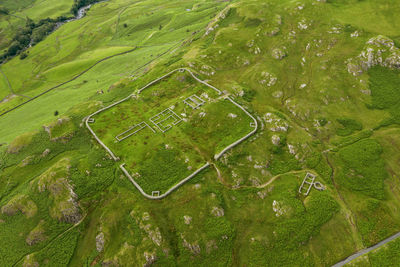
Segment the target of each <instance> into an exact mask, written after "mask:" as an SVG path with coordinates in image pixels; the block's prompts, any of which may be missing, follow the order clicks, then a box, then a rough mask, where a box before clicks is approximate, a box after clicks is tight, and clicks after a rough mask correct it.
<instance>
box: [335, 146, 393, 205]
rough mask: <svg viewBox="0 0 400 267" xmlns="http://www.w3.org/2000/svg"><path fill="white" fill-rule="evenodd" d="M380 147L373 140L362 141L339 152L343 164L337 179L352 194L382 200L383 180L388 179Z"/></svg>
mask: <svg viewBox="0 0 400 267" xmlns="http://www.w3.org/2000/svg"><path fill="white" fill-rule="evenodd" d="M381 154H382V147H381V145H380V144H379V143H378V142H377V141H376V140H374V139H364V140H361V141H358V142H356V143H354V144H351V145H349V146H347V147H344V148H342V149H340V150H339V152H338V155H339V157H340V159H341V160H342V162H343V165H341V170H340V174H338V178H339V181H340V183H341V184H342V185H343V186H345V187H346V188H347V189H349V190H351V191H353V192H360V193H362V194H364V195H366V196H370V197H373V198H377V199H383V198H384V184H383V182H384V180H385V179H386V178H387V177H388V174H387V171H386V170H385V162H384V161H383V159H382V157H381Z"/></svg>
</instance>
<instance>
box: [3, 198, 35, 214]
mask: <svg viewBox="0 0 400 267" xmlns="http://www.w3.org/2000/svg"><path fill="white" fill-rule="evenodd" d="M18 211H20V212H21V213H22V214H24V215H25V216H26V217H27V218H31V217H33V216H34V215H35V214H36V212H37V206H36V204H35V202H33V201H32V200H31V199H30V198H29V196H27V195H16V196H15V197H13V198H12V199H11V200H10V201H8V203H7V204H6V205H4V206H3V207H2V208H1V213H3V214H6V215H9V216H13V215H15V214H17V212H18Z"/></svg>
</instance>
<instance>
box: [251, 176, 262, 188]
mask: <svg viewBox="0 0 400 267" xmlns="http://www.w3.org/2000/svg"><path fill="white" fill-rule="evenodd" d="M249 180H250V182H251V185H252V186H260V185H261V183H260V180H259V179H258V178H257V177H251V178H250V179H249Z"/></svg>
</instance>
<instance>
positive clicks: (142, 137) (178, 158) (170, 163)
mask: <svg viewBox="0 0 400 267" xmlns="http://www.w3.org/2000/svg"><path fill="white" fill-rule="evenodd" d="M193 94H196V95H197V96H199V97H201V98H202V99H203V100H205V102H206V103H205V104H204V105H203V106H201V107H200V108H198V109H195V110H193V109H192V108H191V107H189V106H188V105H186V104H185V103H184V102H183V100H185V99H186V98H187V97H189V96H191V95H193ZM166 108H170V109H171V110H172V111H173V112H175V113H176V114H177V115H178V116H179V117H181V118H182V121H181V122H180V123H178V124H176V125H173V126H172V128H171V129H170V130H168V131H165V132H164V133H163V132H161V131H160V130H159V129H158V128H157V126H156V125H154V124H153V123H152V122H151V121H150V118H151V117H153V116H155V115H156V114H158V113H160V112H162V111H163V110H165V109H166ZM93 118H94V119H95V122H94V123H93V130H94V131H95V133H96V134H97V135H98V137H99V138H100V139H101V140H102V141H103V142H104V143H105V144H106V145H107V146H108V147H109V148H110V149H111V150H112V151H113V152H114V153H115V154H116V156H119V157H120V158H121V162H124V163H126V167H127V169H128V170H129V171H130V172H131V173H132V174H134V177H135V179H136V180H137V182H138V183H139V184H140V185H141V186H142V187H143V189H144V190H145V191H146V192H147V193H150V192H151V191H161V192H165V190H167V189H169V188H170V187H171V186H172V185H174V184H175V183H177V182H179V181H180V180H182V179H183V178H185V177H186V176H188V175H189V174H190V173H192V172H193V171H194V170H196V169H198V168H200V167H201V166H202V165H204V164H205V162H206V161H209V160H212V158H213V157H214V155H215V154H217V153H219V152H221V151H222V150H223V149H224V148H225V147H226V146H228V145H229V144H231V143H233V142H234V141H236V140H238V139H240V138H241V137H243V136H245V135H246V134H247V133H249V132H251V130H252V128H251V127H250V122H251V121H252V119H251V118H250V117H249V116H247V114H245V113H244V112H243V111H242V110H241V109H239V108H238V107H237V106H235V105H234V104H233V103H231V102H230V101H229V100H226V99H223V98H218V94H217V93H216V92H215V91H213V89H211V88H209V87H207V86H205V85H203V84H200V83H198V82H196V81H195V80H194V79H193V78H192V77H191V76H189V75H186V74H173V75H172V76H170V77H168V78H166V79H164V80H162V81H160V82H159V83H157V84H156V85H154V86H151V87H149V88H147V89H146V90H145V91H143V93H142V94H140V95H139V98H138V99H133V98H131V99H128V100H127V101H125V102H122V103H120V104H119V105H116V106H114V107H112V108H110V109H108V110H106V111H104V112H101V113H99V114H96V115H95V116H94V117H93ZM164 118H167V116H165V117H164ZM141 122H146V123H147V124H148V125H149V126H150V127H152V128H153V129H154V130H155V131H156V133H154V132H153V131H152V130H151V129H149V128H148V127H146V128H144V129H143V130H141V131H140V132H138V133H137V134H135V135H132V136H130V137H128V138H126V139H124V140H122V141H120V142H116V139H115V137H116V136H117V135H118V134H121V133H123V132H124V131H126V130H128V129H130V127H132V126H134V125H137V124H139V123H141ZM169 123H173V120H172V119H168V120H167V121H165V123H163V125H164V126H167V125H168V124H169Z"/></svg>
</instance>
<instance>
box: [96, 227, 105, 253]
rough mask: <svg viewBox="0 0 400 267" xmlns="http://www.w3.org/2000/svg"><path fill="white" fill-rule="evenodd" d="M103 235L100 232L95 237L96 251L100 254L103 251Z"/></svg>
mask: <svg viewBox="0 0 400 267" xmlns="http://www.w3.org/2000/svg"><path fill="white" fill-rule="evenodd" d="M104 243H105V240H104V233H103V232H100V233H99V234H98V235H97V236H96V250H97V251H98V252H102V251H103V249H104Z"/></svg>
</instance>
